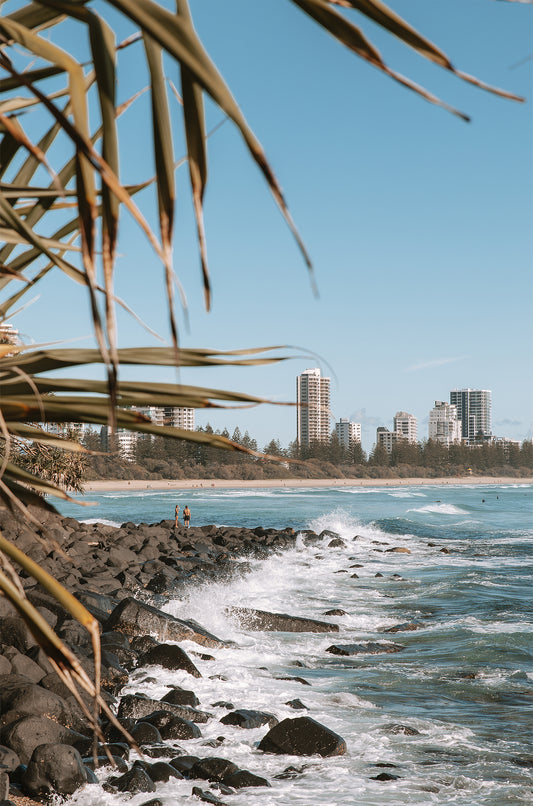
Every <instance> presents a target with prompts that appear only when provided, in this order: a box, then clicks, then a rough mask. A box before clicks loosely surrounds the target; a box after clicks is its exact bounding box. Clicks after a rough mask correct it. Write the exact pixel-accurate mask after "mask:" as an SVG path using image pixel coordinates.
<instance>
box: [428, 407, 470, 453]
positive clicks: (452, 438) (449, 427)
mask: <svg viewBox="0 0 533 806" xmlns="http://www.w3.org/2000/svg"><path fill="white" fill-rule="evenodd" d="M428 437H429V439H432V440H434V441H435V442H440V443H441V445H446V446H450V445H455V444H457V443H458V442H461V437H462V427H461V421H460V420H459V419H458V418H457V407H456V406H454V405H452V404H451V403H446V402H445V401H444V400H436V401H435V406H434V408H432V409H431V411H430V412H429V425H428Z"/></svg>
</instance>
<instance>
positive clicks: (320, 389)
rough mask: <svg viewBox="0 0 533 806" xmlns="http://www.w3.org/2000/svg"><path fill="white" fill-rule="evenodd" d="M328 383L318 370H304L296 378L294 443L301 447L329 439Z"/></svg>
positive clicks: (328, 380) (327, 379)
mask: <svg viewBox="0 0 533 806" xmlns="http://www.w3.org/2000/svg"><path fill="white" fill-rule="evenodd" d="M330 383H331V381H330V378H322V376H321V374H320V370H319V369H306V370H305V372H302V374H301V375H298V377H297V378H296V441H297V442H298V445H300V446H301V447H306V448H308V447H309V445H311V444H312V443H313V442H327V441H328V439H329V434H330V422H329V421H330V412H329V404H330Z"/></svg>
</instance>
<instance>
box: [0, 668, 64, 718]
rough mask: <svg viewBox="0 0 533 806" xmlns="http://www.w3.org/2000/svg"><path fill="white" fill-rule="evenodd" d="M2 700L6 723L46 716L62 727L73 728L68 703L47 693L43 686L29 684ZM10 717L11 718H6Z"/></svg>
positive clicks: (55, 695) (49, 692)
mask: <svg viewBox="0 0 533 806" xmlns="http://www.w3.org/2000/svg"><path fill="white" fill-rule="evenodd" d="M43 676H44V675H43ZM2 699H3V700H4V702H3V709H4V714H3V721H4V723H7V722H14V721H15V720H16V719H19V718H20V717H22V716H31V715H33V716H41V715H42V714H46V716H47V717H50V718H51V719H54V720H55V721H56V722H59V723H60V724H61V725H64V726H65V727H71V724H72V715H71V712H70V708H69V707H68V705H67V703H66V702H65V701H64V700H63V699H62V698H61V697H59V696H58V695H57V694H54V693H53V692H52V691H47V690H46V689H45V688H42V686H37V685H35V684H32V683H28V685H26V686H21V687H20V688H18V689H16V690H15V691H13V692H11V694H10V696H9V697H6V698H2ZM8 715H9V716H10V718H4V717H8Z"/></svg>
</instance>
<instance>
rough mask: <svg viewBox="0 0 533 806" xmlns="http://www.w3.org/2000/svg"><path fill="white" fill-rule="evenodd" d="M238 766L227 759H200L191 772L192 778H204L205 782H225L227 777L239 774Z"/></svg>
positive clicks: (214, 757) (213, 757)
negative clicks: (235, 773)
mask: <svg viewBox="0 0 533 806" xmlns="http://www.w3.org/2000/svg"><path fill="white" fill-rule="evenodd" d="M238 769H239V768H238V766H237V765H236V764H234V763H233V761H228V759H226V758H217V757H216V756H212V757H210V758H200V759H198V761H197V762H196V763H195V764H193V766H192V767H191V770H190V777H191V778H203V779H204V780H205V781H224V778H225V777H226V776H227V775H232V774H233V773H234V772H237V770H238Z"/></svg>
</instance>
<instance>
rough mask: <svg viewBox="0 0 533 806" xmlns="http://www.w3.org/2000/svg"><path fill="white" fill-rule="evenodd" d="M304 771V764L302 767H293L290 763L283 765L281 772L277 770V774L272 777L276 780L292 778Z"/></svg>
mask: <svg viewBox="0 0 533 806" xmlns="http://www.w3.org/2000/svg"><path fill="white" fill-rule="evenodd" d="M304 771H305V766H304V767H294V766H293V765H292V764H291V765H289V766H288V767H285V769H284V770H283V772H279V773H278V774H277V775H275V776H274V778H275V779H276V780H278V781H286V780H292V779H294V778H298V777H299V776H300V775H302V774H303V772H304Z"/></svg>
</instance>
